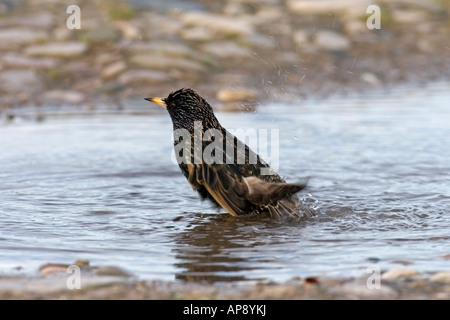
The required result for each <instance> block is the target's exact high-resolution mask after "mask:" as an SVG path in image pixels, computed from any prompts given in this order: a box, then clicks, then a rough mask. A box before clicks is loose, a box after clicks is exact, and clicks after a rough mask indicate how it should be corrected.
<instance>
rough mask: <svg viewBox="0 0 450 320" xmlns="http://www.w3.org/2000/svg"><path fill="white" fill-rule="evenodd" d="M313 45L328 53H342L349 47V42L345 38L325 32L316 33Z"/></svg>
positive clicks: (334, 33) (332, 32) (331, 32)
mask: <svg viewBox="0 0 450 320" xmlns="http://www.w3.org/2000/svg"><path fill="white" fill-rule="evenodd" d="M314 44H315V45H316V46H317V47H319V48H321V49H324V50H330V51H341V50H342V51H344V50H348V49H350V47H351V42H350V40H349V39H348V38H347V37H346V36H344V35H342V34H340V33H337V32H334V31H327V30H324V31H319V32H317V34H316V35H315V38H314Z"/></svg>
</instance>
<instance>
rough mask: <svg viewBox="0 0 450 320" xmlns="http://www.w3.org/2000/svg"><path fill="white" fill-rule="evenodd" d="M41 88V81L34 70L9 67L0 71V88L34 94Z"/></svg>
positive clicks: (11, 91)
mask: <svg viewBox="0 0 450 320" xmlns="http://www.w3.org/2000/svg"><path fill="white" fill-rule="evenodd" d="M42 89H43V86H42V81H41V79H40V78H39V76H38V75H37V74H36V73H35V72H34V71H31V70H22V69H9V70H5V71H3V72H2V73H0V90H3V91H6V92H9V93H21V92H24V93H27V94H35V93H39V92H40V91H42Z"/></svg>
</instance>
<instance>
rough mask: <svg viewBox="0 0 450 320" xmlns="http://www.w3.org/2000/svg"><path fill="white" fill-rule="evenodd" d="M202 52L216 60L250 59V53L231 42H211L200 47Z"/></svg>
mask: <svg viewBox="0 0 450 320" xmlns="http://www.w3.org/2000/svg"><path fill="white" fill-rule="evenodd" d="M202 51H203V52H206V53H209V54H212V55H213V56H215V57H218V58H229V59H234V58H236V59H242V58H247V57H250V56H251V54H250V51H249V50H248V49H246V48H243V47H241V46H239V45H237V44H236V43H235V42H232V41H212V42H209V43H207V44H205V45H203V46H202Z"/></svg>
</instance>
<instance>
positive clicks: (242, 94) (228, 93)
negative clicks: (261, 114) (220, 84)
mask: <svg viewBox="0 0 450 320" xmlns="http://www.w3.org/2000/svg"><path fill="white" fill-rule="evenodd" d="M216 97H217V99H218V100H219V101H221V102H237V101H248V100H254V99H256V93H255V91H253V90H251V89H246V88H237V89H234V88H223V89H220V90H219V91H218V92H217V95H216Z"/></svg>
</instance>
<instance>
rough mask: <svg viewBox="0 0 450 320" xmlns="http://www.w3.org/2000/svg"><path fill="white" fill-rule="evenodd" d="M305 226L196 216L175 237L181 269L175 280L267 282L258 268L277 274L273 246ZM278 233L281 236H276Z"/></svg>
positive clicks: (265, 218)
mask: <svg viewBox="0 0 450 320" xmlns="http://www.w3.org/2000/svg"><path fill="white" fill-rule="evenodd" d="M303 224H304V221H301V222H296V223H295V225H290V226H289V225H286V224H283V223H280V222H276V221H272V220H271V219H270V218H269V217H257V216H249V217H233V216H230V215H229V214H194V215H192V216H191V219H190V220H189V224H188V227H187V229H186V230H184V231H183V232H181V233H180V234H177V235H175V240H176V242H177V245H176V246H175V249H174V252H175V255H176V259H177V262H176V264H175V266H176V267H177V268H178V269H181V271H179V272H177V273H176V276H175V277H176V279H178V280H184V281H207V282H217V281H225V282H226V281H242V280H259V279H264V278H265V276H264V275H262V274H261V275H260V276H256V277H255V275H254V273H255V272H254V271H255V270H256V269H255V266H256V265H258V264H261V265H264V266H265V268H269V269H270V265H271V264H273V268H274V270H273V272H277V270H276V269H277V267H276V264H277V261H276V257H275V256H273V255H272V254H271V252H272V250H271V247H272V248H274V247H276V246H277V244H279V243H280V242H284V241H286V239H285V238H284V235H283V234H282V232H283V230H285V229H287V228H291V229H295V228H299V229H301V228H302V225H303ZM278 232H281V234H280V235H278V236H276V235H277V233H278ZM297 241H298V239H297ZM278 248H279V250H280V251H282V250H283V249H282V247H278ZM264 252H267V255H266V254H264Z"/></svg>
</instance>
